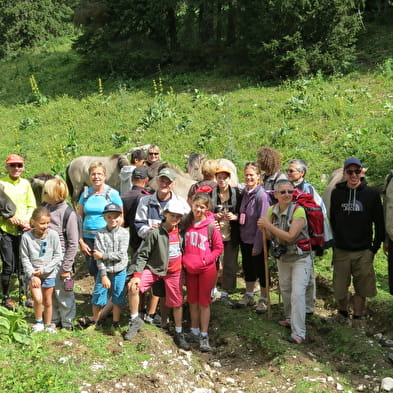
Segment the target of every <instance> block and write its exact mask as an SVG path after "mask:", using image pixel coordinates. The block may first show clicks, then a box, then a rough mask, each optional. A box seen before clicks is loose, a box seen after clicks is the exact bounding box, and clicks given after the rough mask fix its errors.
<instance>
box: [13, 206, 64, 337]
mask: <svg viewBox="0 0 393 393" xmlns="http://www.w3.org/2000/svg"><path fill="white" fill-rule="evenodd" d="M49 223H50V213H49V211H48V209H47V208H45V207H42V206H41V207H38V208H37V209H35V210H34V211H33V214H32V216H31V222H30V225H31V227H32V229H31V230H30V231H28V232H25V233H24V234H23V236H22V240H21V246H20V254H21V260H22V264H23V270H24V272H25V275H26V278H27V280H28V282H29V287H30V291H31V294H32V296H33V300H34V314H35V324H34V325H33V328H32V329H33V332H40V331H43V330H45V331H47V332H50V333H56V330H55V329H54V328H53V327H52V325H51V321H52V294H53V289H54V287H55V281H56V275H57V272H58V269H59V268H60V265H61V261H62V253H61V244H60V238H59V235H58V234H57V232H56V231H54V230H52V229H49ZM44 308H45V310H44ZM42 313H44V319H42Z"/></svg>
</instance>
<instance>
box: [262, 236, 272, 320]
mask: <svg viewBox="0 0 393 393" xmlns="http://www.w3.org/2000/svg"><path fill="white" fill-rule="evenodd" d="M262 243H263V263H264V266H265V286H266V298H267V318H268V319H269V320H270V319H271V318H272V307H271V302H270V280H269V261H268V256H267V238H266V229H265V228H263V229H262Z"/></svg>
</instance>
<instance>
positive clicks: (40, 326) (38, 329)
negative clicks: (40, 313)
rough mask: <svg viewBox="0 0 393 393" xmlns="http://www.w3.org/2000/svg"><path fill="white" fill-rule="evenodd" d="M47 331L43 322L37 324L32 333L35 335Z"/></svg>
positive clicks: (32, 328)
mask: <svg viewBox="0 0 393 393" xmlns="http://www.w3.org/2000/svg"><path fill="white" fill-rule="evenodd" d="M44 329H45V327H44V324H43V323H42V322H37V323H35V324H34V325H33V326H32V327H31V331H32V332H33V333H38V332H43V331H44Z"/></svg>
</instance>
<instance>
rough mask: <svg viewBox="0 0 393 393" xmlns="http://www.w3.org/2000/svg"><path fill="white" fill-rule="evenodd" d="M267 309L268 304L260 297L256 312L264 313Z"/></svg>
mask: <svg viewBox="0 0 393 393" xmlns="http://www.w3.org/2000/svg"><path fill="white" fill-rule="evenodd" d="M266 311H267V304H266V301H265V300H264V299H259V300H258V304H257V309H256V310H255V312H256V313H257V314H264V313H265V312H266Z"/></svg>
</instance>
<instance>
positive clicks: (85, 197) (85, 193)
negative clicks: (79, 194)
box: [82, 186, 112, 205]
mask: <svg viewBox="0 0 393 393" xmlns="http://www.w3.org/2000/svg"><path fill="white" fill-rule="evenodd" d="M111 191H112V188H111V187H110V186H108V187H107V189H106V190H105V194H104V196H105V199H106V200H107V201H109V202H108V203H111V202H112V200H111V197H110V195H109V194H110V193H111ZM92 195H93V190H89V187H87V186H85V187H84V188H83V203H82V205H84V204H85V203H86V201H87V200H88V199H89V197H91V196H92Z"/></svg>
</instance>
